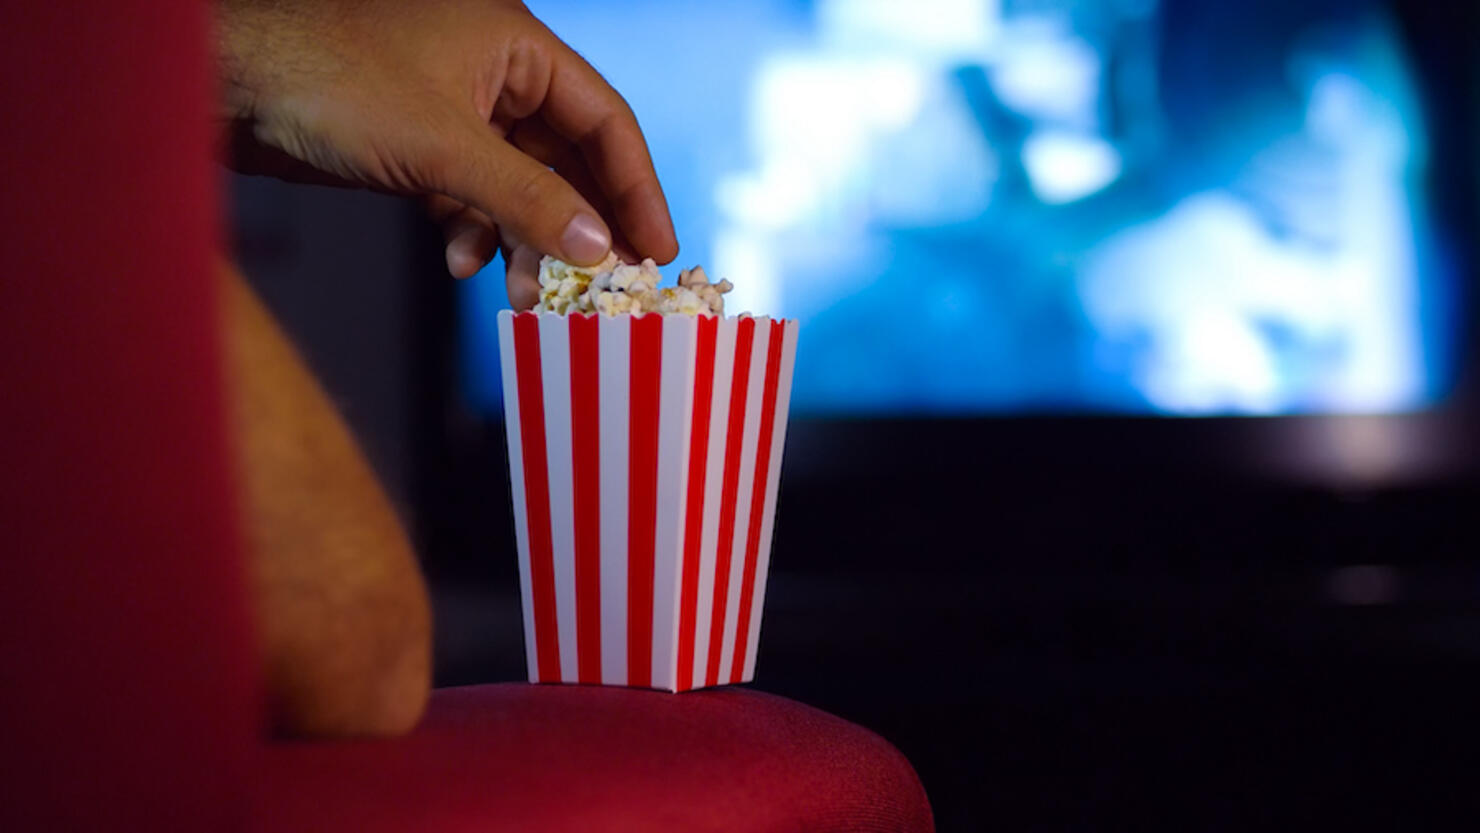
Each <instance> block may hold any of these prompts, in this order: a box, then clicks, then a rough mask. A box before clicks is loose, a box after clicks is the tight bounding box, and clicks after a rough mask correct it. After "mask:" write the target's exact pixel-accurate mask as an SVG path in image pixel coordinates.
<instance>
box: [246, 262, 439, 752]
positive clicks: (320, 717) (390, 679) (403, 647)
mask: <svg viewBox="0 0 1480 833" xmlns="http://www.w3.org/2000/svg"><path fill="white" fill-rule="evenodd" d="M223 275H224V279H223V284H224V286H223V289H222V299H223V304H224V308H225V309H224V311H225V332H226V337H227V340H228V345H227V348H228V349H227V358H228V361H229V375H228V384H229V388H230V391H231V394H232V403H231V405H232V414H233V418H234V421H233V432H232V434H233V437H234V438H235V439H236V444H237V451H238V453H237V472H238V480H239V482H240V483H241V485H242V500H241V506H242V520H243V528H244V531H245V533H246V536H247V542H248V552H249V554H250V563H251V570H252V582H251V587H252V590H253V594H254V599H253V601H254V606H255V610H256V614H257V632H258V635H259V637H258V644H259V646H260V649H261V652H262V655H263V658H264V663H265V669H266V675H265V677H266V684H267V687H268V694H269V702H270V704H271V718H272V727H273V730H274V732H276V733H278V734H286V735H324V736H344V735H386V734H397V733H400V732H404V731H407V730H409V729H410V728H411V727H412V726H414V725H415V723H416V721H417V720H418V719H419V718H420V716H421V713H422V710H423V708H424V707H425V705H426V699H427V695H428V691H429V688H430V676H431V612H430V605H429V602H428V599H427V592H426V587H425V584H424V583H423V580H422V577H421V573H420V571H419V570H418V568H417V564H416V558H415V555H414V554H413V552H412V550H411V546H410V544H409V542H408V540H407V537H406V534H405V532H404V530H403V529H402V527H401V524H400V522H399V520H398V519H397V517H396V514H395V511H394V510H393V508H392V507H391V504H390V501H389V500H388V499H387V498H386V496H385V494H384V492H383V491H382V490H381V488H380V485H379V483H378V482H377V481H376V479H375V475H374V473H373V472H372V471H371V469H370V467H369V465H368V464H367V463H366V461H365V459H364V457H363V455H362V454H361V452H360V449H359V447H358V446H357V445H356V443H355V441H354V439H353V438H352V437H351V435H350V432H349V430H348V428H347V427H346V426H345V424H344V421H343V420H342V419H341V418H340V416H339V414H338V413H337V412H336V411H335V409H334V407H333V405H332V404H331V402H330V401H329V398H328V397H327V396H326V395H325V394H324V392H323V390H322V389H321V388H320V387H319V385H318V383H317V382H316V381H315V380H314V378H313V376H312V374H311V373H310V372H309V371H308V369H307V367H306V366H305V365H304V363H303V361H302V359H301V358H300V357H299V356H298V354H297V352H296V351H295V350H294V349H293V347H292V345H291V343H290V342H289V340H288V338H287V337H286V336H285V335H284V334H283V332H282V330H281V329H280V328H279V327H278V326H277V323H276V321H274V320H273V318H272V315H271V313H269V312H268V311H267V310H266V309H265V308H264V307H263V305H262V303H261V301H260V300H259V299H258V298H257V297H256V295H255V294H253V292H252V290H251V288H250V287H248V286H247V284H246V282H245V281H244V280H243V279H242V277H241V276H240V275H239V274H238V273H237V272H236V271H235V270H234V269H231V268H229V267H227V268H225V269H223Z"/></svg>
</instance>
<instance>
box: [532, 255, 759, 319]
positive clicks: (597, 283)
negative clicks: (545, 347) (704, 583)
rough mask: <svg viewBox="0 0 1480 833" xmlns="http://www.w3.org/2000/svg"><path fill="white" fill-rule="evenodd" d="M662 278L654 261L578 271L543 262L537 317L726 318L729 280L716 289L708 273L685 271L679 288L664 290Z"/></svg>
mask: <svg viewBox="0 0 1480 833" xmlns="http://www.w3.org/2000/svg"><path fill="white" fill-rule="evenodd" d="M661 280H662V275H660V274H659V272H658V264H657V263H655V262H653V259H652V258H647V259H646V260H644V261H643V262H642V263H637V264H632V263H622V262H621V261H619V260H618V259H617V257H616V255H615V254H608V255H607V257H606V260H603V261H602V262H601V263H599V264H597V265H596V266H586V267H582V266H572V265H570V264H569V263H565V262H564V261H560V260H556V259H555V258H553V257H548V256H547V257H545V258H543V259H542V260H540V275H539V281H540V300H539V303H537V304H535V306H534V311H535V312H554V313H558V314H561V315H568V314H570V313H592V312H595V313H601V314H602V315H619V314H623V313H643V312H656V313H660V314H663V315H719V316H723V315H724V314H725V298H724V295H725V293H726V292H729V291H730V290H732V289H734V286H733V285H732V284H731V283H730V282H729V281H726V280H722V281H720V282H719V283H710V282H709V276H708V275H707V274H705V272H704V269H703V267H701V266H695V267H694V268H692V269H685V270H683V271H682V272H681V273H680V274H679V276H678V286H676V287H673V286H670V287H663V288H661V289H660V288H659V287H658V282H659V281H661Z"/></svg>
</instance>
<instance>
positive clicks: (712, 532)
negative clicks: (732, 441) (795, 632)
mask: <svg viewBox="0 0 1480 833" xmlns="http://www.w3.org/2000/svg"><path fill="white" fill-rule="evenodd" d="M735 324H736V322H735V319H733V318H721V319H719V321H718V322H717V323H716V327H715V335H714V387H713V389H712V390H711V392H710V400H709V450H708V454H707V456H706V457H705V462H704V465H705V468H704V521H703V526H702V529H703V534H702V535H701V536H700V539H699V540H700V546H699V594H698V595H699V598H698V605H697V606H696V615H695V616H694V669H693V671H694V677H693V685H694V686H695V687H698V686H702V685H704V672H705V670H706V669H707V668H708V667H709V626H710V619H711V618H712V617H713V615H714V562H715V548H716V546H717V541H718V538H719V515H720V489H721V487H722V484H723V483H724V469H725V431H726V429H727V428H728V427H729V419H730V379H731V378H733V376H734V374H735Z"/></svg>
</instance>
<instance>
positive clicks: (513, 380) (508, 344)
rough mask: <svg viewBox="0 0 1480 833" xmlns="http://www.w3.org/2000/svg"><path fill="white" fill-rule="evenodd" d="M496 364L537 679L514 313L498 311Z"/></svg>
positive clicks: (530, 666) (528, 658) (527, 643)
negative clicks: (500, 372)
mask: <svg viewBox="0 0 1480 833" xmlns="http://www.w3.org/2000/svg"><path fill="white" fill-rule="evenodd" d="M498 353H499V365H500V366H501V367H502V369H503V379H504V425H505V426H506V427H507V428H508V437H509V495H510V497H512V498H513V502H514V544H515V549H517V550H518V552H519V597H520V605H519V609H520V610H522V611H524V663H525V666H526V667H527V670H528V672H529V681H530V682H536V681H538V680H539V663H538V656H537V654H536V653H535V640H534V601H533V599H532V598H531V596H530V588H529V516H528V514H527V512H528V509H529V507H528V506H527V505H526V504H525V500H524V441H523V436H522V435H521V434H520V432H519V381H518V373H517V371H516V370H515V368H516V364H515V361H514V313H513V312H511V311H509V310H503V311H502V312H500V313H499V314H498Z"/></svg>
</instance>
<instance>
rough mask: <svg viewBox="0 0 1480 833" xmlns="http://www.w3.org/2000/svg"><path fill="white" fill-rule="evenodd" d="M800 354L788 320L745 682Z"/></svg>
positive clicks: (751, 667) (756, 637)
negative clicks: (794, 367)
mask: <svg viewBox="0 0 1480 833" xmlns="http://www.w3.org/2000/svg"><path fill="white" fill-rule="evenodd" d="M796 357H797V322H796V321H787V322H785V329H784V330H783V331H782V341H781V373H780V375H779V376H778V377H777V380H776V421H775V422H774V423H772V426H771V431H772V434H771V467H770V470H769V471H767V472H766V508H765V512H764V514H763V515H762V516H761V544H760V555H759V557H758V559H757V561H756V566H755V597H754V601H753V602H752V604H751V607H750V634H749V636H748V637H747V644H748V645H749V648H748V650H747V651H746V652H745V671H744V674H743V676H742V677H741V678H740V679H741V681H742V682H749V681H751V680H753V679H755V655H756V651H757V649H758V648H759V647H760V636H761V611H762V610H763V609H764V608H765V603H766V578H767V576H769V575H770V571H771V534H772V533H773V532H775V528H776V492H777V487H778V485H779V484H780V482H781V452H782V451H783V450H784V449H785V448H786V419H787V413H788V410H789V408H790V406H791V370H792V365H793V364H794V363H795V362H796Z"/></svg>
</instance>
